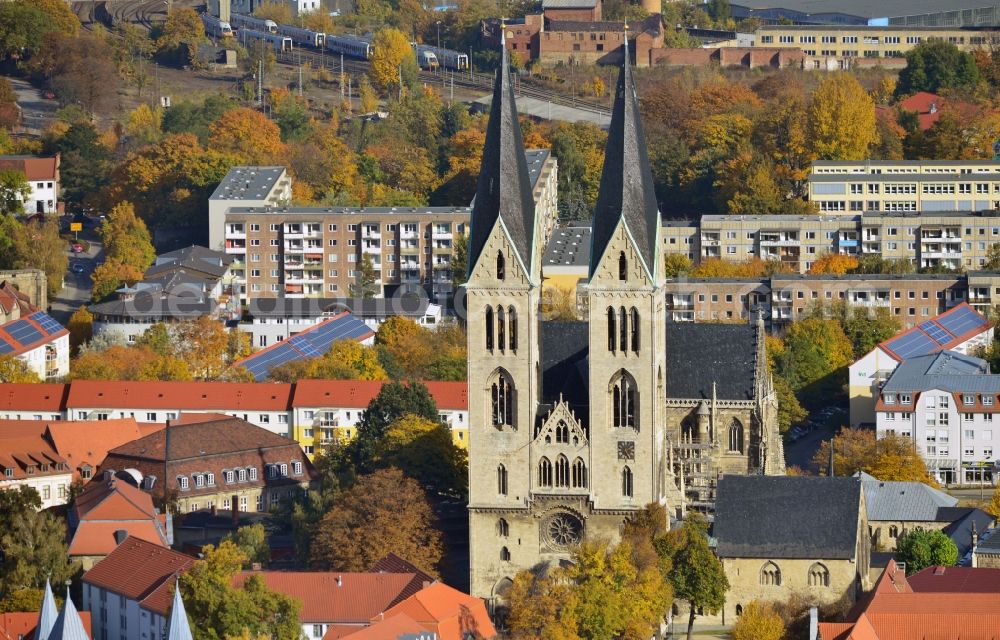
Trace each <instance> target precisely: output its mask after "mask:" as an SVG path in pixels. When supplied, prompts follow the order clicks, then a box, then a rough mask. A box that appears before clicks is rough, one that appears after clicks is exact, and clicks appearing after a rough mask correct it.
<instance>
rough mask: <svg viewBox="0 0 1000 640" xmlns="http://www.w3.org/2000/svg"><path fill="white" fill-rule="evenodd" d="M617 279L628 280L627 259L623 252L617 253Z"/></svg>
mask: <svg viewBox="0 0 1000 640" xmlns="http://www.w3.org/2000/svg"><path fill="white" fill-rule="evenodd" d="M618 279H619V280H628V260H626V259H625V252H624V251H622V252H621V253H620V254H618Z"/></svg>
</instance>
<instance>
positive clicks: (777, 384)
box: [773, 375, 809, 433]
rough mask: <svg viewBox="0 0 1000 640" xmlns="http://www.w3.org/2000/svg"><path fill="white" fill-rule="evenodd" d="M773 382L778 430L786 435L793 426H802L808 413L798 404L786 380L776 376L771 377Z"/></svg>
mask: <svg viewBox="0 0 1000 640" xmlns="http://www.w3.org/2000/svg"><path fill="white" fill-rule="evenodd" d="M773 380H774V392H775V394H777V396H778V429H779V430H780V431H781V433H788V430H789V429H791V428H792V427H794V426H795V425H797V424H802V423H803V422H804V421H805V419H806V418H808V417H809V412H808V411H806V410H805V407H803V406H802V403H801V402H799V399H798V398H797V397H796V396H795V392H794V391H792V387H791V385H789V384H788V381H787V380H785V379H784V378H782V377H781V376H777V375H775V376H773Z"/></svg>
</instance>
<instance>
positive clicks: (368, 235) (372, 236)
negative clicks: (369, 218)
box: [361, 227, 382, 240]
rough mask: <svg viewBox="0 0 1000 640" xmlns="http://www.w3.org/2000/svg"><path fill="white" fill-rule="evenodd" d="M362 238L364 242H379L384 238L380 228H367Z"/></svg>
mask: <svg viewBox="0 0 1000 640" xmlns="http://www.w3.org/2000/svg"><path fill="white" fill-rule="evenodd" d="M361 238H362V239H363V240H379V239H381V238H382V234H381V233H380V232H379V230H378V227H365V228H364V230H363V231H362V232H361Z"/></svg>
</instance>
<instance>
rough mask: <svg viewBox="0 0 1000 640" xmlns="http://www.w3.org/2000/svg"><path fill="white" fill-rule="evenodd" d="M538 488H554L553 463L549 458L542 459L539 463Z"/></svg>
mask: <svg viewBox="0 0 1000 640" xmlns="http://www.w3.org/2000/svg"><path fill="white" fill-rule="evenodd" d="M538 486H540V487H551V486H552V463H551V462H549V459H548V458H542V460H541V461H540V462H539V463H538Z"/></svg>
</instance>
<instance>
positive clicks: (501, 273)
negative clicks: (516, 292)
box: [497, 251, 507, 280]
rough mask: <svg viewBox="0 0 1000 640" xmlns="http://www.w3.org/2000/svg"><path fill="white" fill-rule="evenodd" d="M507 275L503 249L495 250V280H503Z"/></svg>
mask: <svg viewBox="0 0 1000 640" xmlns="http://www.w3.org/2000/svg"><path fill="white" fill-rule="evenodd" d="M506 277H507V263H506V261H505V260H504V257H503V251H498V252H497V280H504V279H506Z"/></svg>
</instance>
